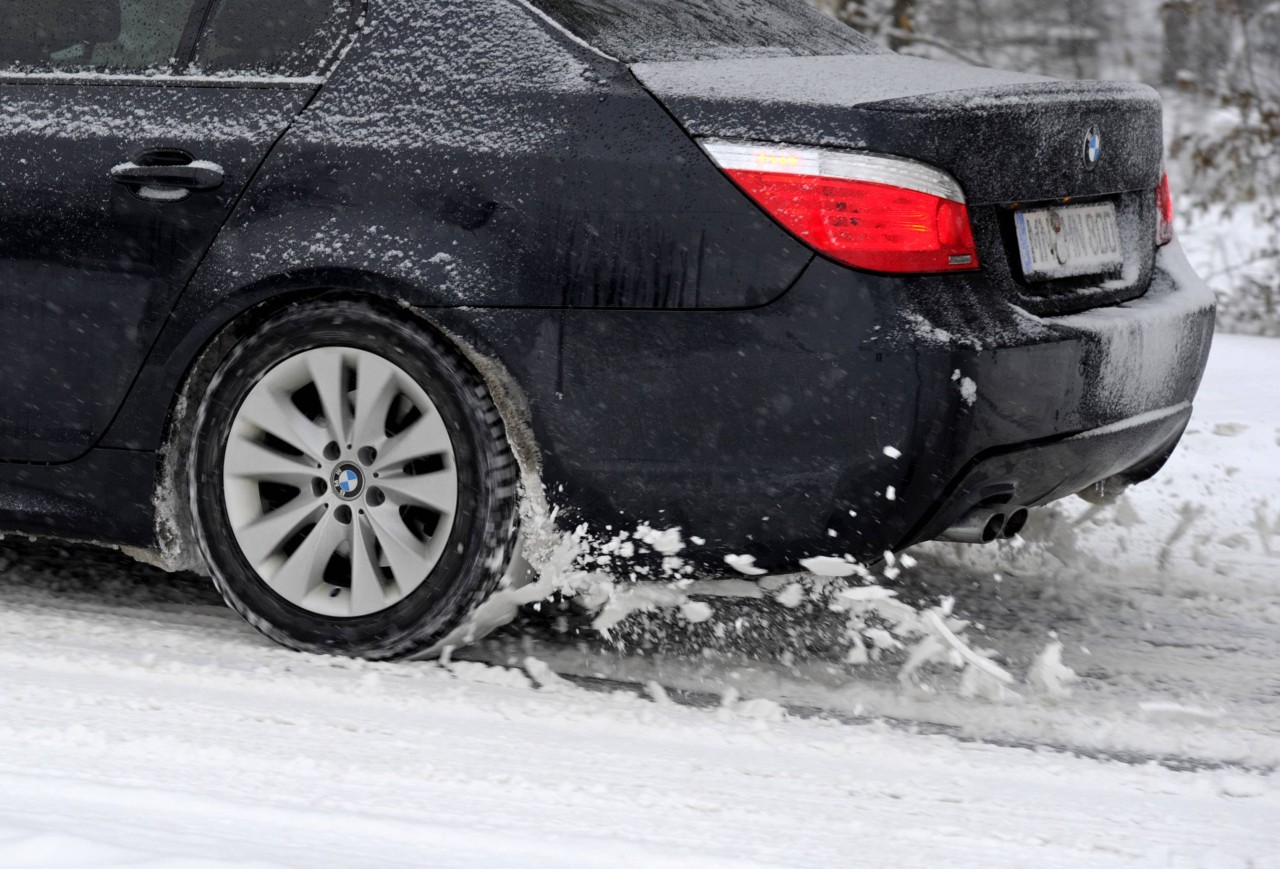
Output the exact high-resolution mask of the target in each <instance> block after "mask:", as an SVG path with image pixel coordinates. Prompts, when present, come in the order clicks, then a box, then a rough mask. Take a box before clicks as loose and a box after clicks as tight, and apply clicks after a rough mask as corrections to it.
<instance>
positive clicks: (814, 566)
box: [800, 555, 858, 577]
mask: <svg viewBox="0 0 1280 869" xmlns="http://www.w3.org/2000/svg"><path fill="white" fill-rule="evenodd" d="M800 566H801V567H803V568H804V569H805V570H807V571H809V572H810V573H812V574H813V575H815V576H835V577H840V576H853V575H854V574H855V573H857V572H858V566H857V565H856V564H853V563H852V562H850V561H845V560H844V559H843V558H832V557H831V556H829V555H820V556H818V557H817V558H806V559H804V560H803V561H801V562H800Z"/></svg>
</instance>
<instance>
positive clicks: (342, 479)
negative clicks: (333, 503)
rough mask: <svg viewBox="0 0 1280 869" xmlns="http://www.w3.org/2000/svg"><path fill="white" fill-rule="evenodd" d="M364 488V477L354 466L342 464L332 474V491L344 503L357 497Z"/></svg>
mask: <svg viewBox="0 0 1280 869" xmlns="http://www.w3.org/2000/svg"><path fill="white" fill-rule="evenodd" d="M363 488H364V476H363V475H362V474H361V473H360V471H359V469H358V468H356V466H355V465H350V464H342V465H338V467H337V468H336V469H335V470H334V472H333V491H334V492H335V493H336V494H337V495H338V497H339V498H342V499H343V500H344V501H350V500H352V499H354V498H357V497H359V495H360V490H361V489H363Z"/></svg>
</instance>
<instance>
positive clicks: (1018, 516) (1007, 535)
mask: <svg viewBox="0 0 1280 869" xmlns="http://www.w3.org/2000/svg"><path fill="white" fill-rule="evenodd" d="M1030 518H1031V511H1030V510H1028V509H1027V508H1026V507H1019V508H1018V509H1017V510H1014V511H1013V512H1012V513H1010V514H1009V518H1008V519H1006V520H1005V522H1004V528H1003V529H1002V530H1001V532H1000V536H1001V537H1003V538H1004V539H1005V540H1012V539H1013V538H1015V537H1017V536H1018V535H1019V534H1021V533H1022V529H1023V528H1026V527H1027V520H1028V519H1030Z"/></svg>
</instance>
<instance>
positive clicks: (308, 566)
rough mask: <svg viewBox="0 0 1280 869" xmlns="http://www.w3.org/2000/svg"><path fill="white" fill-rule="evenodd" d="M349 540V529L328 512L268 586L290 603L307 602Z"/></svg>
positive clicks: (330, 511) (269, 581) (270, 580)
mask: <svg viewBox="0 0 1280 869" xmlns="http://www.w3.org/2000/svg"><path fill="white" fill-rule="evenodd" d="M346 536H347V529H346V528H345V527H344V526H343V525H342V524H341V523H340V522H338V520H337V519H335V518H334V517H333V511H332V510H326V511H325V513H324V514H323V515H322V516H321V517H320V519H319V521H317V522H316V525H315V527H314V528H312V529H311V531H310V532H309V533H308V534H307V538H306V539H305V540H303V541H302V545H301V546H299V547H298V548H297V549H296V550H294V552H293V554H292V555H290V556H289V560H288V561H286V562H285V563H284V564H283V565H281V566H280V569H279V570H277V571H276V572H275V574H274V575H273V576H272V577H271V578H270V579H269V580H268V581H267V584H268V585H270V586H271V587H272V588H273V589H274V590H275V591H276V593H277V594H279V595H281V596H282V597H284V598H285V599H287V600H290V601H300V600H304V599H305V598H306V597H307V595H309V594H311V592H313V591H315V589H316V588H318V587H319V586H320V585H321V584H322V583H323V582H324V569H325V567H326V566H327V565H328V564H329V559H331V558H332V557H333V553H334V552H335V551H337V549H338V545H339V544H340V543H342V541H343V540H345V539H346Z"/></svg>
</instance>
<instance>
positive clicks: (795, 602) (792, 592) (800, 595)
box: [774, 582, 804, 610]
mask: <svg viewBox="0 0 1280 869" xmlns="http://www.w3.org/2000/svg"><path fill="white" fill-rule="evenodd" d="M774 600H776V601H777V602H778V603H780V604H782V605H783V606H784V607H786V608H787V609H789V610H793V609H795V608H796V607H798V606H800V604H802V603H804V586H802V585H801V584H800V583H798V582H793V583H791V584H790V585H788V586H787V587H786V588H784V589H783V590H782V591H780V592H778V594H777V595H776V596H775V597H774Z"/></svg>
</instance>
